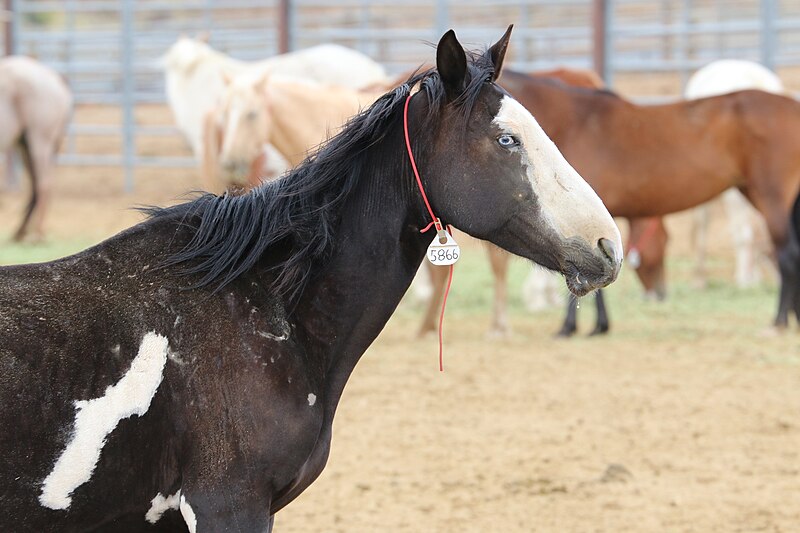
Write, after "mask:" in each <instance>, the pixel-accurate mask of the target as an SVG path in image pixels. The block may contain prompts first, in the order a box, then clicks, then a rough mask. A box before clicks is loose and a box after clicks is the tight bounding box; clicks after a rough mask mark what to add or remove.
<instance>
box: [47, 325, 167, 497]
mask: <svg viewBox="0 0 800 533" xmlns="http://www.w3.org/2000/svg"><path fill="white" fill-rule="evenodd" d="M168 351H169V341H168V340H167V338H166V337H163V336H161V335H158V334H156V333H154V332H150V333H147V334H146V335H145V336H144V338H143V339H142V343H141V344H140V345H139V352H138V353H137V354H136V357H135V358H134V359H133V361H132V362H131V367H130V369H128V371H127V372H126V373H125V375H124V376H122V378H121V379H120V380H119V381H118V382H117V383H115V384H114V385H110V386H109V387H108V388H107V389H106V391H105V394H104V395H103V396H101V397H99V398H94V399H92V400H77V401H76V402H75V408H76V411H77V412H76V413H75V425H74V429H73V430H72V436H71V437H70V440H69V443H68V444H67V446H66V448H64V451H63V452H62V453H61V455H60V456H59V457H58V459H57V460H56V462H55V465H54V466H53V470H52V472H50V474H49V475H48V476H47V477H46V478H45V479H44V482H43V483H42V493H41V495H40V496H39V502H40V503H41V504H42V505H43V506H44V507H48V508H50V509H67V508H69V506H70V504H71V503H72V497H71V494H72V492H73V491H74V490H75V489H76V488H78V487H79V486H81V485H82V484H84V483H86V482H87V481H89V479H90V478H91V477H92V473H93V472H94V469H95V466H97V461H98V459H100V452H101V451H102V449H103V445H104V444H105V441H106V437H107V436H108V435H109V433H111V432H112V431H113V430H114V428H116V427H117V424H119V422H120V420H123V419H125V418H130V417H131V416H133V415H138V416H142V415H144V414H145V413H146V412H147V410H148V409H149V408H150V402H151V401H152V399H153V396H155V394H156V390H157V389H158V386H159V385H160V384H161V380H162V378H163V371H164V365H165V364H166V362H167V352H168Z"/></svg>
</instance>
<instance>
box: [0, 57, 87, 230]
mask: <svg viewBox="0 0 800 533" xmlns="http://www.w3.org/2000/svg"><path fill="white" fill-rule="evenodd" d="M71 113H72V93H71V92H70V90H69V88H68V87H67V84H66V82H64V80H63V79H62V78H61V76H60V75H59V74H58V73H57V72H55V71H54V70H52V69H51V68H49V67H47V66H46V65H43V64H42V63H40V62H38V61H36V60H34V59H31V58H29V57H23V56H10V57H4V58H2V59H0V150H3V151H6V152H7V154H8V155H10V154H11V152H12V150H15V149H16V150H18V151H19V154H20V155H21V156H22V158H21V159H22V162H23V164H24V165H25V170H27V172H28V176H29V178H30V180H31V188H30V200H29V201H28V205H27V207H26V208H25V212H24V215H23V219H22V224H21V225H20V226H19V229H17V231H16V233H15V234H14V240H22V239H25V238H26V237H27V236H28V235H29V233H30V234H31V235H32V236H31V238H32V239H34V240H41V239H42V238H43V236H44V223H43V219H44V212H45V210H46V208H47V206H48V204H49V202H50V194H51V192H52V186H53V179H54V177H55V176H54V175H55V165H56V158H57V157H58V149H59V146H60V144H61V140H62V139H63V137H64V134H65V132H66V129H67V124H68V122H69V118H70V114H71ZM3 225H5V224H3ZM31 230H32V231H31Z"/></svg>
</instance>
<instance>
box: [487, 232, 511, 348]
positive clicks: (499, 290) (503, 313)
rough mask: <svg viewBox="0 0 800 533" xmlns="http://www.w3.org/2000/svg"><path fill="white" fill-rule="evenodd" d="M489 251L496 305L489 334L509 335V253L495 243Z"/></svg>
mask: <svg viewBox="0 0 800 533" xmlns="http://www.w3.org/2000/svg"><path fill="white" fill-rule="evenodd" d="M487 252H488V253H489V264H490V265H491V267H492V274H493V275H494V306H493V308H492V325H491V328H490V329H489V335H491V336H493V337H507V336H509V335H510V334H511V326H510V324H509V323H508V283H507V282H506V278H507V277H508V260H509V255H508V254H507V253H506V252H504V251H503V250H501V249H500V248H498V247H497V246H494V245H489V246H488V248H487Z"/></svg>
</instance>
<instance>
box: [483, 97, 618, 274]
mask: <svg viewBox="0 0 800 533" xmlns="http://www.w3.org/2000/svg"><path fill="white" fill-rule="evenodd" d="M493 122H494V123H495V124H496V125H497V126H498V127H499V128H500V129H501V130H502V131H503V132H504V133H507V134H510V135H513V136H515V137H516V138H517V139H518V140H519V142H520V147H519V151H520V155H521V157H522V162H523V164H524V165H525V166H526V167H527V173H528V179H529V180H530V182H531V185H532V186H533V190H534V192H535V194H536V195H537V197H538V199H539V204H540V205H541V206H542V215H543V217H544V218H545V220H547V221H548V222H549V223H550V225H551V226H552V228H553V229H554V230H555V231H556V232H558V233H559V234H560V235H561V237H562V238H564V239H568V238H570V237H580V238H582V239H584V240H586V241H587V242H588V243H589V244H590V245H595V244H597V242H598V241H599V240H600V239H601V238H608V237H609V236H614V240H615V242H614V244H615V245H616V249H617V250H619V251H621V250H623V247H622V238H621V237H620V234H619V228H617V226H616V224H614V221H613V219H612V218H611V216H608V217H600V218H598V217H597V216H595V214H596V213H598V212H605V211H607V210H606V207H605V205H604V204H603V201H602V200H601V199H600V197H599V196H597V193H595V192H594V189H592V187H591V186H590V185H589V184H588V183H586V181H585V180H584V179H583V178H582V177H581V176H580V175H579V174H578V172H577V171H576V170H575V169H574V168H572V166H571V165H570V164H569V163H568V162H567V160H566V159H564V156H563V155H561V152H559V150H558V148H557V147H556V145H555V144H554V143H553V141H551V140H550V138H549V137H548V136H547V134H546V133H545V132H544V130H543V129H542V127H541V126H539V124H538V123H537V122H536V120H535V119H534V118H533V116H532V115H531V114H530V113H529V112H528V110H527V109H525V107H523V106H522V104H520V103H519V102H517V101H516V100H514V99H513V98H511V97H510V96H505V97H503V100H502V102H501V103H500V111H499V112H498V113H497V116H496V117H495V118H494V120H493ZM565 192H566V193H569V194H565ZM619 259H621V258H617V260H619Z"/></svg>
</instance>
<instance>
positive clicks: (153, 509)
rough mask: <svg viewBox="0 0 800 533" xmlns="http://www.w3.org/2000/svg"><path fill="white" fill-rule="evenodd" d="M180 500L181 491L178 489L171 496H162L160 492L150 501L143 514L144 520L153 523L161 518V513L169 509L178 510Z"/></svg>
mask: <svg viewBox="0 0 800 533" xmlns="http://www.w3.org/2000/svg"><path fill="white" fill-rule="evenodd" d="M180 502H181V491H180V490H179V491H178V492H176V493H175V494H173V495H172V496H167V497H164V496H163V495H162V494H161V493H160V492H159V493H158V494H156V497H155V498H153V499H152V500H151V501H150V509H149V510H148V511H147V514H146V515H144V518H145V520H147V521H148V522H150V523H151V524H155V523H156V522H158V521H159V520H161V515H163V514H164V513H165V512H167V511H169V510H170V509H174V510H176V511H177V510H178V507H179V506H180Z"/></svg>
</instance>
